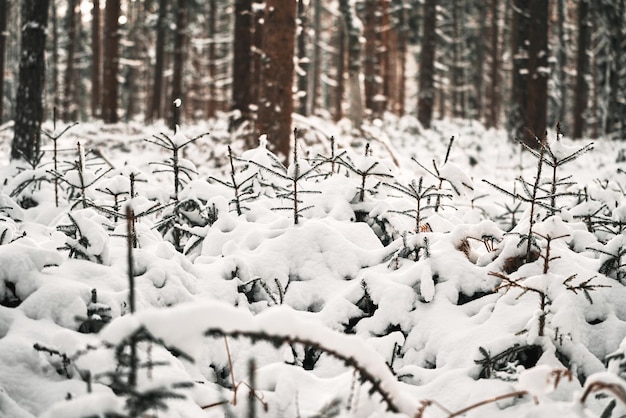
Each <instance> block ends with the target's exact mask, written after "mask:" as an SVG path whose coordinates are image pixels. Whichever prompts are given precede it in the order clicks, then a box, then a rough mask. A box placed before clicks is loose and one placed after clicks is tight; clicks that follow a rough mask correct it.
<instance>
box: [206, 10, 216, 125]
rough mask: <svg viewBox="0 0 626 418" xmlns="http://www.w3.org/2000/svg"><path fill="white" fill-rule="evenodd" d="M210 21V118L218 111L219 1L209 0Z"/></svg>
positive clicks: (208, 102)
mask: <svg viewBox="0 0 626 418" xmlns="http://www.w3.org/2000/svg"><path fill="white" fill-rule="evenodd" d="M207 20H208V24H209V27H208V37H209V51H208V60H209V65H208V72H209V83H208V98H207V102H206V115H207V117H208V118H212V117H215V112H216V110H217V106H216V103H215V102H216V101H215V96H216V94H217V89H216V88H215V85H216V81H217V80H216V76H217V74H216V65H215V61H216V59H217V57H216V55H215V41H216V35H217V31H216V22H217V0H209V18H208V19H207Z"/></svg>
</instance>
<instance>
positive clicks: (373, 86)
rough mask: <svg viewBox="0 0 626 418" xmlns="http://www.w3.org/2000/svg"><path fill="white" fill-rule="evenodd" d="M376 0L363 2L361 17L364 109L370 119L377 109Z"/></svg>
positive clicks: (374, 115) (376, 114)
mask: <svg viewBox="0 0 626 418" xmlns="http://www.w3.org/2000/svg"><path fill="white" fill-rule="evenodd" d="M377 12H378V1H377V0H365V14H364V16H363V37H364V38H365V50H364V51H363V77H364V83H363V84H364V87H365V108H366V109H367V111H368V112H369V114H370V115H371V117H378V113H379V109H378V106H377V103H376V100H377V96H378V94H379V90H378V73H379V72H378V62H377V59H376V58H377V56H378V54H377V51H378V39H377V38H378V35H377V28H378V25H377V19H376V14H377Z"/></svg>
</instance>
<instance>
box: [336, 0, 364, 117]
mask: <svg viewBox="0 0 626 418" xmlns="http://www.w3.org/2000/svg"><path fill="white" fill-rule="evenodd" d="M339 8H340V11H341V15H342V16H343V20H344V24H345V30H346V38H347V48H346V49H347V50H348V53H347V55H348V89H349V92H348V97H349V98H350V113H349V119H350V122H352V127H353V128H354V129H361V125H362V124H363V102H362V97H361V81H360V80H359V78H360V76H361V39H360V38H361V31H360V30H359V26H360V25H358V24H356V19H357V17H356V16H355V13H354V11H353V10H352V6H351V5H350V2H349V0H339Z"/></svg>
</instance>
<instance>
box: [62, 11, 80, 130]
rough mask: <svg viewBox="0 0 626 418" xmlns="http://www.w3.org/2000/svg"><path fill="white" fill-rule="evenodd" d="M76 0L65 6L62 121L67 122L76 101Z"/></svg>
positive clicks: (73, 116)
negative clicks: (65, 53)
mask: <svg viewBox="0 0 626 418" xmlns="http://www.w3.org/2000/svg"><path fill="white" fill-rule="evenodd" d="M77 8H78V0H69V2H68V7H67V21H66V26H67V59H66V64H65V77H64V80H63V115H62V118H63V121H64V122H68V121H70V120H72V119H74V120H75V119H76V116H77V113H76V110H77V103H74V98H75V94H74V86H75V84H74V83H75V80H74V58H75V53H76V44H77V42H78V39H77V38H78V37H77V34H76V12H77Z"/></svg>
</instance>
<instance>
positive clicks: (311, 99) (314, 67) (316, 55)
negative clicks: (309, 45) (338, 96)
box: [307, 0, 343, 114]
mask: <svg viewBox="0 0 626 418" xmlns="http://www.w3.org/2000/svg"><path fill="white" fill-rule="evenodd" d="M321 18H322V5H321V0H313V32H314V35H313V53H312V55H311V67H310V69H311V71H310V72H309V84H308V87H309V91H308V94H307V96H308V97H307V99H308V109H309V113H310V114H315V110H316V106H317V97H318V94H319V84H320V67H321V65H320V64H321V59H320V58H321V48H320V42H321V33H322V23H321ZM342 30H343V29H342V28H341V27H338V28H337V31H338V32H341V31H342ZM342 47H343V45H338V46H337V49H341V48H342ZM342 74H343V73H342ZM337 82H339V81H337ZM337 87H339V86H337Z"/></svg>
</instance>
